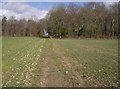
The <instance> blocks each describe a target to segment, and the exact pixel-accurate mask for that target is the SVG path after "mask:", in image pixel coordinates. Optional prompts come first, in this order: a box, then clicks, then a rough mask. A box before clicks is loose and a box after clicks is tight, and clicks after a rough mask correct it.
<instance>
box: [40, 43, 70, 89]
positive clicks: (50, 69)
mask: <svg viewBox="0 0 120 89" xmlns="http://www.w3.org/2000/svg"><path fill="white" fill-rule="evenodd" d="M45 48H46V50H45V51H44V54H43V59H42V63H41V76H40V87H64V86H66V85H68V84H67V83H66V81H65V78H64V75H63V74H62V73H61V72H60V71H59V70H60V69H59V66H58V65H57V63H56V57H55V56H54V55H55V54H54V53H53V51H52V44H51V43H49V44H47V43H46V45H45Z"/></svg>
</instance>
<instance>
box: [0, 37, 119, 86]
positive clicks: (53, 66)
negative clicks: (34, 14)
mask: <svg viewBox="0 0 120 89" xmlns="http://www.w3.org/2000/svg"><path fill="white" fill-rule="evenodd" d="M2 42H3V44H2V86H3V87H11V86H12V87H68V86H69V87H95V86H117V83H118V82H117V81H118V80H117V78H118V77H117V76H118V42H117V40H106V39H41V38H33V37H32V38H31V37H29V38H25V37H3V39H2Z"/></svg>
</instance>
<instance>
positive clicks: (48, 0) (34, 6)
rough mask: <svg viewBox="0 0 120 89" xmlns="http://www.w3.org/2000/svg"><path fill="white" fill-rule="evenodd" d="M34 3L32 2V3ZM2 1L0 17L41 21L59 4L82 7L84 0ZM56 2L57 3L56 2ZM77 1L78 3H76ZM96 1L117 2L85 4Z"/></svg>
mask: <svg viewBox="0 0 120 89" xmlns="http://www.w3.org/2000/svg"><path fill="white" fill-rule="evenodd" d="M33 1H34V2H33ZM42 1H43V0H19V2H18V0H3V1H2V2H0V6H1V7H0V16H2V15H5V16H7V18H9V17H11V16H14V17H15V18H16V19H21V18H25V19H29V18H31V17H33V16H34V17H37V18H38V19H42V18H44V17H45V16H46V14H47V13H48V12H49V10H50V9H52V8H53V7H54V6H55V5H57V4H59V2H64V3H65V4H66V5H67V4H68V2H76V4H78V5H83V4H84V3H83V2H85V0H44V2H42ZM56 1H57V2H56ZM78 1H79V3H78ZM88 1H89V2H90V1H97V2H102V1H104V2H106V5H109V4H111V3H113V2H118V0H86V2H88Z"/></svg>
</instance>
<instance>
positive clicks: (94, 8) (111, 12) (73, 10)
mask: <svg viewBox="0 0 120 89" xmlns="http://www.w3.org/2000/svg"><path fill="white" fill-rule="evenodd" d="M44 29H45V30H46V31H47V33H48V34H49V37H52V38H117V37H118V35H119V31H118V3H113V4H111V5H110V6H109V7H107V6H106V5H105V4H104V3H103V2H89V3H85V5H84V6H80V5H77V4H75V3H70V4H69V5H65V4H63V3H61V4H59V5H58V6H55V7H54V8H53V9H52V10H50V11H49V13H48V14H47V15H46V17H45V18H44V19H40V20H37V21H35V20H34V18H31V19H28V20H26V19H20V20H17V19H15V17H13V16H11V17H10V18H9V19H8V18H7V17H6V16H3V18H2V35H3V36H36V37H43V36H44Z"/></svg>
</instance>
